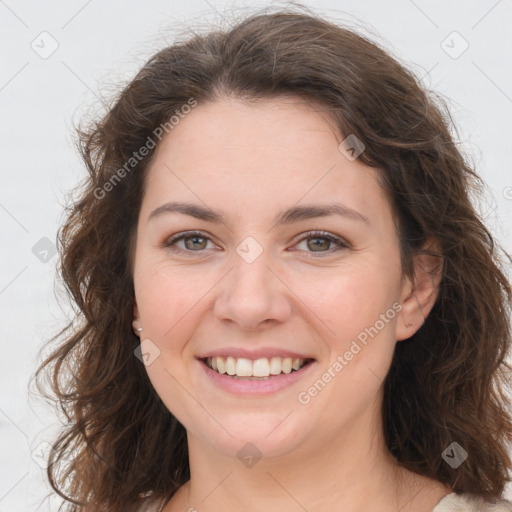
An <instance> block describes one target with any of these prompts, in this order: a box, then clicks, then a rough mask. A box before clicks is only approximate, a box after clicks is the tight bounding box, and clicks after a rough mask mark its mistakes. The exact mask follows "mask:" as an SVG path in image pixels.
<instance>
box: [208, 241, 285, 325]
mask: <svg viewBox="0 0 512 512" xmlns="http://www.w3.org/2000/svg"><path fill="white" fill-rule="evenodd" d="M250 238H252V237H248V239H245V240H244V241H243V242H242V243H241V244H239V246H238V247H237V249H236V252H237V254H235V255H234V257H233V265H234V268H233V270H232V271H231V272H230V273H229V275H228V276H226V279H225V280H223V284H222V291H221V293H220V295H219V296H218V298H217V301H216V304H215V313H216V315H217V317H218V318H219V319H221V320H227V319H229V320H232V321H233V322H235V323H237V324H238V325H239V326H240V327H242V328H244V329H253V328H255V327H257V326H258V325H259V324H260V323H262V322H265V321H266V320H276V321H279V322H282V321H284V320H285V318H286V316H287V315H288V314H289V312H290V309H291V308H290V304H289V301H288V297H287V296H286V293H285V288H286V287H284V286H283V284H282V283H281V281H280V280H279V279H278V277H277V276H276V275H275V274H276V271H275V270H274V271H272V270H271V269H272V267H273V265H272V257H271V251H270V250H268V249H264V248H263V246H262V245H261V244H259V243H257V242H256V241H255V239H252V240H251V239H250ZM256 244H257V245H256ZM258 246H259V247H258Z"/></svg>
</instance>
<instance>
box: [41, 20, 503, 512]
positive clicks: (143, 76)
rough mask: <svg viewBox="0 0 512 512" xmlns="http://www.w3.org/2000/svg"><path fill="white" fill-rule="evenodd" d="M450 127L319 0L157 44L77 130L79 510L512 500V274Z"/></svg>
mask: <svg viewBox="0 0 512 512" xmlns="http://www.w3.org/2000/svg"><path fill="white" fill-rule="evenodd" d="M449 129H450V124H449V114H448V113H447V112H446V111H444V110H443V109H442V108H441V107H440V106H438V105H437V104H436V102H435V101H434V99H433V98H432V97H431V96H430V95H429V94H428V93H427V92H425V91H424V90H422V88H421V87H420V85H419V83H418V81H417V80H416V79H415V78H414V77H413V76H412V74H411V73H410V72H409V71H407V70H406V69H404V68H403V67H402V66H401V65H399V64H398V63H397V62H396V61H395V60H394V59H393V58H392V57H391V56H389V55H388V54H387V53H386V52H384V51H383V50H382V49H380V48H379V47H378V46H376V45H375V44H374V43H372V42H370V41H368V40H366V39H365V38H363V37H361V36H360V35H357V34H356V33H354V32H352V31H350V30H347V29H344V28H341V27H338V26H335V25H333V24H331V23H329V22H327V21H325V20H323V19H321V18H319V17H317V16H315V15H311V14H303V13H300V12H297V11H293V10H292V11H290V10H288V11H283V12H278V13H275V14H263V15H256V16H251V17H249V18H247V19H246V20H244V21H242V22H240V23H239V24H237V25H236V26H235V27H234V28H232V29H231V30H229V31H226V32H221V31H215V32H212V33H210V34H207V35H202V36H196V37H193V38H191V39H190V40H187V41H185V42H181V43H177V44H175V45H173V46H170V47H168V48H165V49H164V50H162V51H160V52H159V53H158V54H156V55H155V56H153V57H152V58H151V59H150V60H149V61H148V63H147V64H146V65H145V66H144V68H143V69H142V70H141V71H140V72H139V73H138V75H137V76H136V77H135V79H134V80H133V81H132V82H131V83H129V84H128V85H127V87H126V88H125V89H124V90H123V91H122V93H121V94H120V95H119V97H118V98H117V100H116V102H115V104H114V105H113V107H112V109H111V110H110V111H109V112H108V114H107V115H106V116H105V117H104V119H102V120H101V122H97V123H93V124H92V125H91V127H90V128H88V129H86V130H82V129H80V130H79V135H80V143H81V144H80V149H81V152H82V155H83V158H84V161H85V163H86V165H87V168H88V171H89V176H88V179H87V181H86V182H85V184H84V188H83V189H81V193H80V197H79V199H78V200H77V201H76V202H75V203H74V204H73V206H72V208H71V210H70V214H69V217H68V218H67V221H66V223H65V225H64V226H63V228H62V230H61V232H60V239H59V241H60V251H61V255H62V268H61V271H62V277H63V279H64V282H65V284H66V286H67V288H68V290H69V292H70V294H71V296H72V298H73V300H74V301H75V302H76V304H77V306H78V308H79V309H80V313H79V315H78V318H77V320H78V322H75V323H73V324H72V325H70V326H69V327H68V328H67V329H66V330H64V331H63V333H62V334H63V335H64V336H63V342H62V344H61V346H60V347H59V348H58V349H57V350H55V351H54V353H53V354H52V355H51V356H50V357H49V358H48V360H46V361H45V362H44V363H43V364H42V365H41V368H40V369H39V371H38V372H39V373H42V372H43V371H51V372H52V373H51V375H52V378H53V380H52V384H53V392H54V393H55V394H56V396H57V398H58V400H59V402H60V405H61V407H62V408H63V410H64V411H65V412H66V414H67V417H68V418H69V425H68V426H67V427H66V430H65V431H64V432H63V433H62V435H61V436H60V437H59V438H58V439H57V441H56V442H55V444H54V451H53V452H52V455H51V458H50V463H51V464H50V466H49V469H48V476H49V479H50V482H51V484H52V486H53V487H54V488H55V490H56V491H57V492H58V493H59V494H60V495H61V496H64V497H65V498H66V499H67V500H68V501H69V506H68V510H73V511H98V510H101V511H109V512H110V511H132V510H155V511H156V510H160V511H163V512H171V511H172V512H174V511H178V510H198V511H201V512H202V511H210V510H211V511H214V510H223V511H230V510H260V509H261V508H262V507H264V509H265V510H267V511H273V510H301V509H302V510H308V511H315V510H323V511H331V510H332V511H334V510H345V511H356V510H361V509H364V510H367V511H368V510H378V511H380V512H382V511H384V512H387V511H389V512H391V511H393V512H394V511H396V510H410V511H415V512H430V511H435V512H442V511H446V510H463V511H473V510H474V511H476V510H478V511H481V510H486V511H510V510H512V505H511V504H510V503H509V502H507V501H506V500H504V499H501V496H502V493H503V490H504V486H505V484H506V482H507V481H508V479H509V475H508V470H509V469H510V466H511V461H510V458H509V455H508V453H507V444H508V443H510V441H511V440H512V423H511V417H510V414H509V412H508V411H507V409H506V395H505V392H504V389H503V388H504V386H505V384H506V383H507V381H506V376H505V371H506V370H508V369H510V367H509V365H507V363H506V362H505V357H506V355H507V351H508V350H509V348H510V331H509V325H508V314H509V311H510V298H511V290H510V286H509V284H508V282H507V280H506V278H505V276H504V274H503V273H502V270H501V269H500V263H499V257H498V253H497V250H496V246H495V243H494V241H493V238H492V236H491V234H490V233H489V231H488V230H487V229H486V228H485V226H484V225H483V224H482V222H481V220H480V219H479V217H478V215H477V214H476V212H475V210H474V209H473V207H472V205H471V203H470V200H469V195H470V194H471V193H472V191H473V190H474V188H475V187H476V186H478V184H479V178H478V176H477V175H476V174H475V172H474V171H473V170H472V169H471V168H470V167H469V165H468V164H467V163H466V161H465V160H464V158H463V156H462V155H461V154H460V152H459V150H458V149H457V147H456V144H455V142H454V140H453V138H452V137H451V135H450V131H449Z"/></svg>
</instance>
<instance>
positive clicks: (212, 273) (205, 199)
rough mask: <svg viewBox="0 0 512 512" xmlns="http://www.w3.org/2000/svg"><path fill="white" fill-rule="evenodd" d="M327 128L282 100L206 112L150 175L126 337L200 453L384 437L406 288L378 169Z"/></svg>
mask: <svg viewBox="0 0 512 512" xmlns="http://www.w3.org/2000/svg"><path fill="white" fill-rule="evenodd" d="M327 119H328V118H327V116H326V114H325V113H322V112H319V111H316V112H315V110H314V109H313V108H312V107H311V106H310V105H308V104H307V103H305V102H303V101H302V100H300V99H296V98H289V97H288V98H279V99H277V98H276V99H272V100H265V101H261V102H259V103H255V104H252V105H248V104H246V103H243V102H241V101H240V100H227V99H223V100H219V101H217V102H214V103H209V104H200V105H198V106H196V107H195V108H194V109H192V111H191V112H190V113H189V114H188V115H186V116H185V117H184V118H183V119H181V120H180V121H179V123H178V124H177V125H176V126H174V128H173V129H172V131H171V132H170V133H169V134H168V135H167V136H166V138H164V139H163V141H162V143H161V145H160V146H159V147H158V149H157V154H156V158H155V160H154V161H153V162H152V164H151V166H150V168H149V172H148V175H147V182H146V192H145V196H144V198H143V202H142V206H141V210H140V216H139V221H138V227H137V245H136V251H135V264H134V282H135V298H136V307H135V311H134V320H135V322H134V325H136V326H139V325H140V326H141V327H142V331H141V333H140V338H141V341H143V343H142V352H143V353H144V354H145V356H144V360H145V364H146V370H147V372H148V375H149V378H150V379H151V382H152V384H153V386H154V387H155V389H156V391H157V393H158V394H159V396H160V397H161V399H162V400H163V402H164V403H165V405H166V406H167V407H168V409H169V410H170V411H171V412H172V413H173V414H174V415H175V416H176V417H177V418H178V419H179V420H180V422H181V423H182V424H183V425H184V426H185V427H186V429H187V431H188V435H189V442H190V440H191V439H195V440H197V442H199V443H201V445H202V446H203V448H204V449H209V450H214V451H215V452H217V453H219V452H220V453H224V454H227V455H230V456H235V455H236V454H237V453H238V454H239V457H240V456H242V455H243V454H244V453H245V452H248V453H249V452H251V451H253V452H254V453H249V455H255V454H260V453H261V454H262V455H263V457H265V456H266V457H273V456H279V455H284V454H289V453H299V452H300V453H302V454H304V453H305V452H307V451H308V450H310V451H313V450H316V449H317V448H318V447H319V446H325V445H326V442H330V443H331V444H330V446H332V443H333V442H342V441H343V439H345V440H346V439H347V438H350V439H354V435H355V436H357V435H359V436H361V438H364V433H365V432H366V431H368V429H371V428H376V427H378V424H377V423H376V421H377V419H378V418H379V412H380V401H381V398H382V396H381V392H382V386H383V379H384V377H385V375H386V373H387V371H388V368H389V366H390V363H391V359H392V355H393V350H394V347H395V343H396V340H397V339H403V338H406V337H408V336H410V335H411V334H412V332H406V328H405V327H404V323H405V321H404V318H403V317H404V311H405V310H402V311H401V308H402V305H401V304H402V300H403V299H404V298H406V296H407V295H408V294H409V293H410V291H411V289H410V282H409V280H408V279H405V278H404V279H402V274H401V266H400V252H399V241H398V237H397V233H396V231H395V225H394V222H393V218H392V213H391V207H390V204H389V202H388V199H387V197H386V195H385V193H384V191H383V190H382V188H381V187H380V186H379V185H378V183H377V173H376V171H374V170H373V169H371V168H369V167H366V166H365V165H363V164H362V163H360V162H359V161H358V159H355V160H354V159H353V158H348V156H350V157H352V155H351V153H345V152H343V151H342V150H340V149H339V147H338V146H339V143H340V141H341V139H340V138H337V137H336V135H335V133H334V131H333V129H332V122H331V123H329V122H328V120H327ZM363 142H364V141H363ZM177 203H179V204H178V206H179V208H177ZM334 208H336V211H335V210H334ZM328 210H332V213H330V214H328V213H326V212H328ZM187 212H188V214H187ZM190 231H192V232H193V233H192V234H191V233H189V232H190ZM316 231H321V232H322V233H320V234H318V233H316V234H315V232H316ZM312 232H313V233H312ZM181 236H183V237H184V238H180V237H181ZM185 237H188V238H185ZM416 327H418V326H416ZM228 357H229V358H230V359H229V360H228ZM207 358H213V359H212V360H210V359H207ZM218 358H220V359H218ZM231 358H233V360H232V359H231ZM212 361H213V363H212ZM208 363H209V364H210V365H211V364H213V366H214V367H216V368H217V370H215V369H211V368H209V367H208ZM303 363H306V364H305V365H304V366H303V367H301V368H300V369H299V370H295V369H294V368H298V367H299V366H300V365H302V364H303ZM219 370H225V371H227V372H228V373H233V372H237V373H238V374H240V375H241V376H239V377H237V375H234V376H231V375H228V373H224V374H221V373H219ZM290 370H291V371H290ZM254 374H256V375H263V376H265V375H267V376H266V377H261V376H260V377H255V376H254ZM274 374H275V375H274ZM244 375H245V376H244ZM249 375H253V376H252V377H250V376H249ZM347 436H352V437H347ZM247 443H252V445H254V446H252V445H247ZM241 449H242V452H240V450H241ZM244 450H245V452H244ZM294 450H295V451H294ZM258 456H259V455H258Z"/></svg>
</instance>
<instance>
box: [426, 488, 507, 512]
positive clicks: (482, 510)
mask: <svg viewBox="0 0 512 512" xmlns="http://www.w3.org/2000/svg"><path fill="white" fill-rule="evenodd" d="M432 512H512V503H511V502H510V501H507V500H503V499H496V500H490V499H488V500H485V499H484V498H481V497H480V496H476V495H474V494H471V493H463V494H455V493H454V492H452V493H451V494H447V495H446V496H445V497H444V498H442V499H441V501H440V502H439V503H438V504H437V505H436V506H435V507H434V508H433V510H432Z"/></svg>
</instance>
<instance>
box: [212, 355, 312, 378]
mask: <svg viewBox="0 0 512 512" xmlns="http://www.w3.org/2000/svg"><path fill="white" fill-rule="evenodd" d="M305 361H306V360H305V359H300V358H298V357H296V358H291V357H272V358H270V359H267V358H266V357H265V358H263V359H256V360H254V361H252V360H251V359H245V358H243V357H240V358H238V359H236V358H234V357H208V358H207V359H206V364H207V365H208V366H209V367H210V368H211V369H212V370H215V371H216V372H218V373H227V374H228V375H236V376H238V377H268V376H269V375H279V374H280V373H281V372H283V373H290V372H291V371H292V369H293V370H298V369H299V368H300V367H301V366H303V365H304V363H305Z"/></svg>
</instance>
